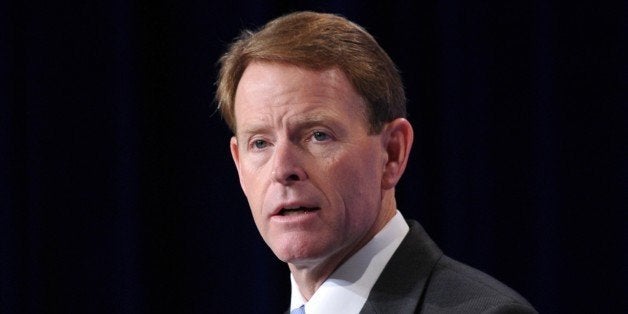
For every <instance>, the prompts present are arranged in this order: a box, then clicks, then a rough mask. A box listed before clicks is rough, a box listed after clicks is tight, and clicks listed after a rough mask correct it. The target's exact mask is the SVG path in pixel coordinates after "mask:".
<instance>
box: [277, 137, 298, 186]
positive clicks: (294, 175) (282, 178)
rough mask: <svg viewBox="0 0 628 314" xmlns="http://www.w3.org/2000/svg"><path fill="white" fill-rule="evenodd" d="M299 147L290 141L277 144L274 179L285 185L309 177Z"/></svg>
mask: <svg viewBox="0 0 628 314" xmlns="http://www.w3.org/2000/svg"><path fill="white" fill-rule="evenodd" d="M301 154H302V152H300V150H299V148H298V147H297V146H296V145H294V144H292V143H290V142H287V143H278V144H276V145H275V150H274V156H273V158H274V160H273V171H272V176H273V179H274V180H275V181H277V182H279V183H280V184H283V185H291V184H294V183H295V182H298V181H303V180H306V179H307V173H306V172H305V169H304V168H303V159H302V156H301Z"/></svg>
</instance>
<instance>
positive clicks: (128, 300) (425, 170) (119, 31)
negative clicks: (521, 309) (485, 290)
mask: <svg viewBox="0 0 628 314" xmlns="http://www.w3.org/2000/svg"><path fill="white" fill-rule="evenodd" d="M302 9H310V10H317V11H325V12H335V13H339V14H342V15H344V16H346V17H348V18H349V19H351V20H353V21H355V22H357V23H359V24H361V25H362V26H364V27H365V28H366V29H367V30H369V31H370V32H371V33H372V34H373V35H374V36H375V37H376V38H377V39H378V41H379V42H380V44H381V45H382V46H383V47H384V49H385V50H386V51H387V52H388V53H389V54H390V56H391V57H392V59H393V60H395V62H396V63H397V65H398V67H399V68H400V70H401V71H402V76H403V79H404V83H405V86H406V90H407V96H408V99H409V102H408V111H409V120H410V121H411V123H412V124H413V125H414V128H415V134H416V138H415V144H414V147H413V152H412V156H411V160H410V165H409V167H408V169H407V171H406V174H405V175H404V178H403V179H402V182H401V183H400V186H398V190H397V194H398V201H399V203H398V205H399V208H400V210H401V211H402V213H403V214H404V215H405V217H406V218H413V219H417V220H419V221H420V222H421V223H422V224H423V225H424V227H425V228H426V229H427V231H428V232H429V233H430V234H431V235H432V237H433V238H434V239H435V240H436V241H437V243H439V244H440V246H441V248H442V249H443V250H444V251H445V252H446V253H447V254H448V255H450V256H452V257H454V258H456V259H459V260H461V261H463V262H466V263H468V264H471V265H473V266H475V267H477V268H479V269H481V270H484V271H486V272H488V273H490V274H492V275H493V276H495V277H497V278H498V279H500V280H502V281H504V282H505V283H506V284H508V285H510V286H512V287H513V288H514V289H515V290H517V291H519V292H520V293H521V294H522V295H524V296H525V297H526V298H527V299H528V300H529V301H530V302H531V303H532V304H533V305H535V307H536V308H537V309H538V310H539V311H541V312H544V313H575V312H581V313H594V312H595V313H603V312H621V311H622V310H625V309H626V302H625V300H626V288H625V286H626V282H627V277H628V276H627V271H626V262H627V256H626V252H627V247H628V246H627V243H628V237H627V232H626V228H627V221H628V219H627V218H628V217H627V215H626V190H627V184H626V178H627V174H628V162H627V158H626V157H627V156H628V155H627V151H626V146H625V144H626V143H625V134H624V133H625V128H624V125H625V121H626V119H625V118H626V116H625V113H624V109H625V106H626V86H628V84H627V83H628V80H627V73H628V66H627V65H628V62H627V59H626V56H627V49H626V39H627V33H628V28H627V27H626V23H625V20H626V16H627V15H626V13H627V11H628V10H627V5H626V4H625V2H624V4H613V3H610V2H606V3H604V4H602V3H595V4H593V3H590V4H588V3H580V2H577V3H572V2H567V3H562V2H559V1H540V0H537V1H477V2H472V3H471V2H466V1H422V2H420V3H415V2H414V1H396V2H386V1H346V2H343V1H264V2H262V1H223V2H221V3H220V4H219V3H212V2H210V1H189V2H175V1H172V2H166V1H139V2H132V3H128V2H127V1H122V0H115V1H101V2H96V1H94V2H90V1H85V2H78V1H77V2H76V3H74V2H72V1H24V2H23V1H8V2H3V3H2V4H0V23H1V25H0V30H1V33H0V35H1V38H0V40H1V43H2V46H1V47H0V54H1V58H0V65H1V67H0V71H1V72H0V80H1V82H0V88H1V92H0V104H1V105H0V206H1V210H0V298H1V299H0V312H2V313H160V312H170V313H227V312H229V313H232V312H235V313H278V312H281V311H283V310H285V309H287V307H288V302H289V278H288V271H287V267H285V265H283V264H282V263H281V262H279V261H277V260H276V259H275V258H274V256H273V255H272V253H271V252H270V250H269V249H268V248H267V247H266V246H265V244H264V243H263V242H262V240H261V238H260V237H259V235H258V233H257V230H256V229H255V226H254V224H253V222H252V219H251V217H250V213H249V210H248V206H247V203H246V201H245V199H244V196H243V194H242V193H241V191H240V189H239V185H238V182H237V176H236V172H235V168H234V167H233V164H232V161H231V157H230V155H229V151H228V140H229V137H230V133H229V131H228V129H227V128H226V126H225V125H224V123H223V122H222V121H221V118H220V117H219V115H218V114H215V104H214V103H213V102H212V98H213V93H214V87H213V82H214V80H215V76H216V71H217V68H216V65H215V63H216V61H217V59H218V57H219V56H220V54H221V53H223V52H224V50H225V47H226V45H227V44H228V43H229V42H230V41H231V40H232V39H233V38H234V37H235V36H237V35H238V33H239V32H240V30H241V29H243V28H256V27H259V26H261V25H263V24H264V23H265V22H266V21H268V20H270V19H272V18H273V17H276V16H279V15H281V14H284V13H287V12H291V11H294V10H302Z"/></svg>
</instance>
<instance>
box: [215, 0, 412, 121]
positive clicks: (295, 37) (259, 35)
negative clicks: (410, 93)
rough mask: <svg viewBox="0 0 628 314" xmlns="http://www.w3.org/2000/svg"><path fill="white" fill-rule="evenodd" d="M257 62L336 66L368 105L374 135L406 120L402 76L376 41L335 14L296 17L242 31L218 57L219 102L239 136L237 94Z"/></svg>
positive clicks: (280, 18) (317, 66) (280, 19)
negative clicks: (253, 63) (254, 30)
mask: <svg viewBox="0 0 628 314" xmlns="http://www.w3.org/2000/svg"><path fill="white" fill-rule="evenodd" d="M253 61H263V62H281V63H288V64H293V65H296V66H299V67H304V68H307V69H312V70H325V69H328V68H332V67H338V68H339V69H340V70H342V71H343V72H344V73H345V75H346V76H347V77H348V78H349V80H350V81H351V83H352V84H353V86H354V87H355V89H356V90H357V92H358V93H359V94H360V95H361V96H362V97H363V98H364V99H365V100H366V104H367V108H366V115H367V118H368V123H369V127H370V132H371V133H379V132H380V131H381V129H382V126H383V125H384V124H385V123H387V122H390V121H392V120H394V119H396V118H400V117H405V116H406V98H405V93H404V89H403V84H402V81H401V76H400V75H399V72H398V71H397V68H396V67H395V64H394V63H393V62H392V60H391V59H390V57H388V55H387V54H386V52H385V51H384V50H383V49H382V48H381V47H380V46H379V44H377V42H376V41H375V39H374V38H373V36H371V35H370V34H369V33H368V32H367V31H366V30H364V29H363V28H362V27H360V26H359V25H357V24H355V23H353V22H351V21H349V20H347V19H345V18H343V17H341V16H338V15H333V14H325V13H315V12H296V13H291V14H288V15H285V16H282V17H279V18H277V19H274V20H272V21H270V22H268V23H267V24H266V25H264V26H263V27H262V28H261V29H259V30H258V31H256V32H251V31H246V30H245V31H243V32H242V34H241V35H240V36H239V37H238V38H236V40H235V41H234V42H233V43H232V44H231V46H230V47H229V49H228V51H227V52H226V53H225V54H224V55H223V56H222V57H221V58H220V60H219V65H220V72H219V76H218V80H217V83H216V85H217V91H216V100H217V102H218V108H219V109H220V112H221V114H222V116H223V119H225V121H226V123H227V124H228V126H229V128H230V129H231V130H232V131H233V132H234V133H235V132H236V129H237V125H236V121H235V113H234V101H235V94H236V90H237V87H238V83H239V82H240V78H241V77H242V74H243V73H244V70H245V69H246V67H247V66H248V65H249V64H250V63H251V62H253Z"/></svg>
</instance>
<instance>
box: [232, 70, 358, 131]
mask: <svg viewBox="0 0 628 314" xmlns="http://www.w3.org/2000/svg"><path fill="white" fill-rule="evenodd" d="M273 64H277V65H285V66H290V67H292V68H294V72H292V73H290V74H291V77H292V78H295V77H298V76H299V75H303V74H304V73H308V72H316V73H319V74H320V75H321V78H322V79H324V80H327V81H328V82H329V84H325V85H323V86H321V85H316V84H313V85H310V86H308V87H311V89H309V90H308V93H309V95H310V96H311V97H308V100H307V101H308V103H309V104H310V105H313V104H317V103H318V104H321V105H324V104H325V103H327V102H329V101H330V100H331V99H327V98H325V97H318V96H317V95H327V94H339V95H342V96H341V98H342V99H344V100H348V99H347V96H348V95H350V94H357V95H358V96H359V98H360V102H359V104H354V105H355V108H354V112H355V113H356V115H358V116H360V117H361V118H362V119H363V120H364V123H365V125H366V127H367V128H369V121H368V118H367V103H366V100H365V98H364V96H363V95H360V94H359V93H358V91H357V90H356V88H355V86H353V84H351V82H350V81H349V80H348V77H347V76H346V74H345V73H344V72H343V71H342V70H341V69H339V68H338V67H331V68H327V69H323V70H309V69H307V68H303V67H300V66H294V65H290V64H284V63H280V62H266V61H252V62H251V63H249V65H248V66H247V67H246V69H245V70H244V72H243V73H242V77H244V75H245V74H246V72H247V70H249V69H250V67H251V66H252V65H273ZM275 76H276V75H274V73H265V77H264V79H261V80H259V81H258V82H256V84H255V85H254V86H248V85H247V86H245V87H243V86H242V84H241V83H242V77H241V78H240V81H239V82H238V87H237V88H236V93H235V97H234V108H233V110H234V116H235V115H236V112H237V111H242V110H250V108H248V106H242V105H240V106H237V104H242V101H243V100H242V99H241V98H242V97H243V96H242V95H243V94H247V93H249V92H254V91H255V90H256V89H261V90H265V89H268V87H269V86H268V84H271V83H270V82H272V81H273V79H275ZM343 80H344V81H346V82H349V83H350V84H349V85H348V86H347V85H346V84H339V82H340V81H343ZM280 87H281V89H280V91H278V92H276V93H275V94H272V95H264V96H262V98H261V99H253V100H246V101H245V104H246V103H248V102H252V101H264V100H266V102H267V103H270V104H269V107H270V108H273V107H281V106H284V105H288V106H294V107H298V105H300V104H301V103H300V102H301V101H302V100H300V99H294V98H295V97H294V95H293V96H292V97H287V98H286V95H291V94H294V92H295V91H296V89H297V87H294V86H292V88H289V87H287V86H285V85H283V86H280ZM243 88H246V89H247V90H246V91H244V90H242V89H243ZM301 96H302V95H301ZM280 99H281V100H280ZM270 108H269V109H270ZM258 117H259V119H260V120H262V121H263V120H264V118H265V116H264V115H260V116H258ZM241 124H242V121H241V122H240V123H237V121H236V125H237V127H236V135H237V136H238V137H240V136H239V134H240V133H241V128H242V126H241ZM246 132H247V133H250V131H249V130H246Z"/></svg>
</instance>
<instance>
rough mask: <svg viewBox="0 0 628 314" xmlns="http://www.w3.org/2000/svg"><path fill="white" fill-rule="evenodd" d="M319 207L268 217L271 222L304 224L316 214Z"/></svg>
mask: <svg viewBox="0 0 628 314" xmlns="http://www.w3.org/2000/svg"><path fill="white" fill-rule="evenodd" d="M319 211H320V209H317V210H311V211H303V212H299V213H293V214H289V215H274V216H271V217H270V220H271V221H272V222H276V223H282V224H305V223H308V222H310V221H311V220H313V219H315V218H316V217H317V216H318V212H319Z"/></svg>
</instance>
